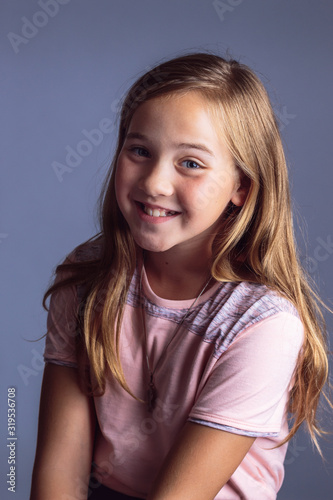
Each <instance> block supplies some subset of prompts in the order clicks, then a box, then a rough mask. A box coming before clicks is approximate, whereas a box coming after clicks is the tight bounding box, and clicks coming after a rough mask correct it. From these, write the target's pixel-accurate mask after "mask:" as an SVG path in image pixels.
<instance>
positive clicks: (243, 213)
mask: <svg viewBox="0 0 333 500" xmlns="http://www.w3.org/2000/svg"><path fill="white" fill-rule="evenodd" d="M189 91H195V92H199V93H201V94H202V96H203V97H204V98H205V99H206V100H207V103H208V104H209V107H210V109H211V110H212V112H213V113H215V114H216V117H217V118H218V119H219V123H220V124H221V133H223V137H224V139H225V140H226V142H227V144H228V147H229V150H230V152H231V153H232V155H233V157H234V160H235V164H236V165H237V167H238V168H239V169H240V170H241V171H242V172H243V173H244V174H245V176H246V178H247V179H248V182H249V193H248V196H247V199H246V201H245V204H244V206H243V207H235V206H230V207H228V209H227V210H226V212H225V215H224V221H223V225H222V226H221V231H220V232H219V233H218V234H217V235H216V237H215V240H214V242H213V248H212V250H213V255H212V266H211V274H212V276H213V277H214V278H215V279H216V280H217V281H236V282H237V281H243V280H247V281H253V282H259V283H262V284H265V285H267V286H268V287H270V288H271V289H273V290H276V291H277V292H278V293H280V294H281V295H283V296H284V297H286V298H287V299H289V300H290V302H292V304H294V305H295V307H296V308H297V310H298V312H299V315H300V318H301V320H302V322H303V325H304V330H305V337H304V344H303V349H302V353H301V355H300V356H299V359H298V363H297V367H296V370H295V384H294V387H293V389H292V391H291V396H290V405H289V410H290V412H291V413H292V415H293V425H292V428H291V431H290V433H289V434H288V436H287V438H286V440H285V441H287V440H289V439H290V438H291V437H292V436H293V435H294V434H295V432H296V431H297V429H298V428H299V426H300V425H301V424H302V422H303V421H306V424H307V427H308V429H309V432H310V435H311V437H312V440H313V442H314V443H315V445H316V446H317V448H318V449H319V451H320V448H319V446H318V443H317V439H316V436H317V435H320V434H321V432H322V431H321V430H320V428H319V426H318V425H317V421H316V410H317V406H318V402H319V398H320V395H321V393H322V391H323V387H324V385H325V383H326V382H327V378H328V356H327V350H326V338H325V327H324V321H323V317H322V314H321V311H320V307H319V305H318V304H319V300H318V298H317V297H316V295H315V293H314V292H313V291H312V288H311V286H310V285H309V284H308V281H307V279H306V276H305V274H304V272H303V270H302V268H301V265H300V263H299V261H298V258H297V253H296V248H295V239H294V234H293V224H292V215H291V207H290V196H289V186H288V173H287V166H286V161H285V157H284V152H283V147H282V142H281V137H280V133H279V129H278V124H277V121H276V118H275V116H274V112H273V110H272V106H271V104H270V101H269V98H268V95H267V93H266V90H265V88H264V86H263V84H262V83H261V82H260V80H259V79H258V78H257V77H256V75H255V74H254V73H253V72H252V71H251V70H250V69H249V68H248V67H247V66H245V65H242V64H240V63H238V62H237V61H234V60H229V61H227V60H225V59H223V58H221V57H219V56H216V55H212V54H205V53H199V54H189V55H185V56H181V57H178V58H176V59H173V60H170V61H167V62H164V63H162V64H160V65H159V66H157V67H155V68H154V69H152V70H151V71H149V72H148V73H146V74H145V75H143V76H142V77H141V78H139V79H138V80H137V81H136V82H135V83H134V85H133V86H132V87H131V88H130V90H129V92H128V94H127V96H126V98H125V100H124V102H123V105H122V109H121V114H120V124H119V135H118V143H117V148H116V152H115V155H114V159H113V162H112V164H111V168H110V171H109V173H108V176H107V179H106V181H105V187H104V190H103V192H102V196H101V206H100V224H101V232H100V233H99V235H97V236H96V238H95V239H97V240H98V242H99V245H100V255H99V256H98V258H92V259H91V260H90V261H85V262H68V261H67V262H66V263H64V264H63V265H61V266H58V268H57V270H60V271H61V270H66V271H68V272H70V277H69V278H67V279H66V280H62V281H61V282H60V283H57V284H56V285H53V286H52V287H51V288H50V289H49V290H48V291H47V293H46V294H45V297H44V304H45V300H46V298H47V297H48V296H49V295H50V294H52V293H54V292H56V291H57V290H58V289H59V288H61V287H63V286H66V285H69V284H73V283H75V284H77V285H80V284H81V285H82V284H84V285H85V289H86V294H85V297H84V300H83V301H82V303H81V306H82V305H83V307H81V308H80V311H79V312H78V321H79V324H80V328H79V332H81V333H80V334H79V335H78V338H77V339H78V344H77V346H78V354H79V355H80V357H81V359H82V356H88V358H89V361H90V366H91V370H92V373H93V375H94V380H95V381H96V384H95V385H94V386H93V387H90V390H91V391H92V392H93V393H94V394H103V392H104V390H105V377H106V371H107V370H108V369H109V370H110V371H111V373H112V375H113V376H114V377H115V379H116V380H117V381H118V382H119V383H120V385H121V386H122V387H123V388H124V389H125V390H126V391H127V392H129V393H130V394H132V393H131V390H130V388H129V387H128V385H127V383H126V380H125V377H124V374H123V370H122V367H121V361H120V356H119V336H120V327H121V322H122V317H123V311H124V306H125V303H126V296H127V291H128V287H129V284H130V281H131V278H132V275H133V272H134V269H135V264H136V257H137V255H136V254H137V251H138V249H137V248H136V245H135V243H134V241H133V238H132V236H131V233H130V231H129V227H128V225H127V222H126V221H125V219H124V217H123V215H122V213H121V212H120V210H119V207H118V204H117V201H116V196H115V170H116V165H117V160H118V156H119V153H120V151H121V149H122V146H123V143H124V140H125V137H126V133H127V130H128V128H129V124H130V122H131V119H132V116H133V114H134V112H135V110H136V109H137V108H138V106H140V104H142V103H144V102H146V101H148V100H149V99H153V98H156V97H160V96H166V95H168V94H174V93H183V92H189ZM79 250H80V249H79ZM81 364H82V365H83V362H82V363H81ZM132 395H133V394H132ZM133 396H134V397H135V395H133ZM285 441H283V442H285ZM281 444H282V443H281Z"/></svg>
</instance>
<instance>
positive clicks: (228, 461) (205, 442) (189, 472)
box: [147, 422, 255, 500]
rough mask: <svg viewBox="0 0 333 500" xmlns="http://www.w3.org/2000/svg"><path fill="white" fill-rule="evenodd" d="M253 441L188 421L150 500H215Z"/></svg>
mask: <svg viewBox="0 0 333 500" xmlns="http://www.w3.org/2000/svg"><path fill="white" fill-rule="evenodd" d="M254 440H255V438H252V437H247V436H241V435H238V434H232V433H229V432H225V431H221V430H218V429H213V428H211V427H207V426H205V425H200V424H195V423H192V422H188V423H187V424H186V425H185V427H184V429H183V431H182V433H181V435H180V438H179V440H178V442H177V443H176V445H175V446H173V448H172V449H171V451H170V453H169V455H168V456H167V458H166V461H165V463H164V465H163V467H162V470H161V471H160V473H159V475H158V477H157V480H156V481H155V484H154V487H153V489H152V491H151V493H150V495H149V496H148V499H147V500H213V499H214V498H215V496H216V495H217V493H218V492H219V490H220V489H221V488H222V486H224V485H225V483H226V482H227V481H228V479H229V478H230V476H231V475H232V474H233V472H234V471H235V470H236V468H237V467H238V465H239V464H240V463H241V461H242V460H243V458H244V457H245V455H246V453H247V452H248V451H249V449H250V447H251V445H252V443H253V442H254Z"/></svg>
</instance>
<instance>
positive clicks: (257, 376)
mask: <svg viewBox="0 0 333 500" xmlns="http://www.w3.org/2000/svg"><path fill="white" fill-rule="evenodd" d="M302 342H303V326H302V323H301V321H300V319H299V318H298V317H296V316H294V315H293V314H291V313H289V312H288V313H287V312H280V313H277V314H275V315H274V316H271V317H269V318H267V319H264V320H261V321H259V322H258V323H256V324H254V325H252V326H250V327H248V328H247V329H245V330H244V331H243V332H241V333H240V334H239V335H238V337H237V338H236V339H235V340H234V342H233V343H232V344H231V346H230V347H229V348H228V350H227V351H226V352H224V353H223V354H222V355H221V357H220V359H219V360H218V361H217V362H216V363H215V365H214V367H213V368H212V370H211V373H210V374H209V376H208V377H207V379H206V381H205V383H204V385H203V387H202V388H201V390H200V391H199V393H198V396H197V400H196V402H195V404H194V406H193V408H192V410H191V413H190V415H189V420H190V421H193V422H197V423H202V424H205V425H209V426H211V427H216V428H220V429H222V430H226V431H230V432H234V433H237V434H243V435H249V436H253V437H260V436H261V437H268V436H272V437H275V436H278V435H279V432H280V428H281V424H282V422H283V421H284V418H285V415H286V409H287V404H288V400H289V393H290V389H291V387H292V384H293V374H294V370H295V366H296V362H297V358H298V355H299V352H300V349H301V347H302Z"/></svg>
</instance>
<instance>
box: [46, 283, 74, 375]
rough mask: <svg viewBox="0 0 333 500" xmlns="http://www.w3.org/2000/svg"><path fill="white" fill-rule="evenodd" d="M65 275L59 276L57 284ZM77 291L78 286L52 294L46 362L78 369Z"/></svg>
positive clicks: (48, 320) (48, 318)
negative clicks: (76, 339)
mask: <svg viewBox="0 0 333 500" xmlns="http://www.w3.org/2000/svg"><path fill="white" fill-rule="evenodd" d="M63 276H64V275H63V274H57V276H56V279H55V283H57V282H58V281H59V280H60V279H61V278H63ZM77 307H78V298H77V289H76V286H68V287H64V288H60V290H57V291H56V292H55V293H53V294H52V296H51V300H50V307H49V313H48V317H47V334H46V340H45V350H44V360H45V362H49V363H55V364H60V365H64V366H70V367H76V366H77V356H76V341H75V338H76V335H77Z"/></svg>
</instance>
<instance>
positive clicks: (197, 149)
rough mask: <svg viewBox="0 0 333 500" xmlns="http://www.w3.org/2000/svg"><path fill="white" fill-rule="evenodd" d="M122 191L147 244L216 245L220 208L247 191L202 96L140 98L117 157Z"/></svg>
mask: <svg viewBox="0 0 333 500" xmlns="http://www.w3.org/2000/svg"><path fill="white" fill-rule="evenodd" d="M116 196H117V201H118V204H119V208H120V210H121V212H122V214H123V215H124V217H125V219H126V221H127V223H128V225H129V227H130V230H131V232H132V235H133V237H134V239H135V241H136V243H137V244H138V245H139V246H140V247H141V248H143V249H145V250H147V251H151V252H164V251H167V250H170V249H172V248H173V249H182V250H183V249H186V251H188V252H190V251H191V249H196V250H198V248H201V249H202V248H204V249H205V250H207V251H208V252H210V248H211V243H212V241H213V239H214V235H215V234H216V231H217V230H218V227H219V224H220V223H221V222H220V216H221V214H222V213H223V211H224V209H225V208H226V206H227V205H228V203H229V202H230V201H231V202H232V203H234V204H235V205H238V206H240V205H242V204H243V203H244V200H245V196H246V192H245V189H244V188H243V187H242V185H241V182H240V176H239V173H238V171H237V170H236V168H235V166H234V161H233V159H232V157H231V155H230V153H229V151H228V149H227V147H226V145H225V143H224V141H223V139H222V137H221V132H219V130H218V124H217V123H216V120H214V119H213V117H212V115H211V114H210V112H209V110H208V103H207V102H206V101H205V99H204V98H203V97H202V96H201V95H199V94H198V93H196V92H189V93H187V94H185V95H172V96H169V97H168V98H165V97H159V98H155V99H152V100H150V101H147V102H146V103H144V104H142V105H140V107H139V108H138V109H137V110H136V111H135V113H134V115H133V118H132V120H131V123H130V126H129V130H128V133H127V136H126V139H125V142H124V145H123V148H122V150H121V152H120V155H119V158H118V162H117V167H116ZM189 255H190V254H189Z"/></svg>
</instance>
